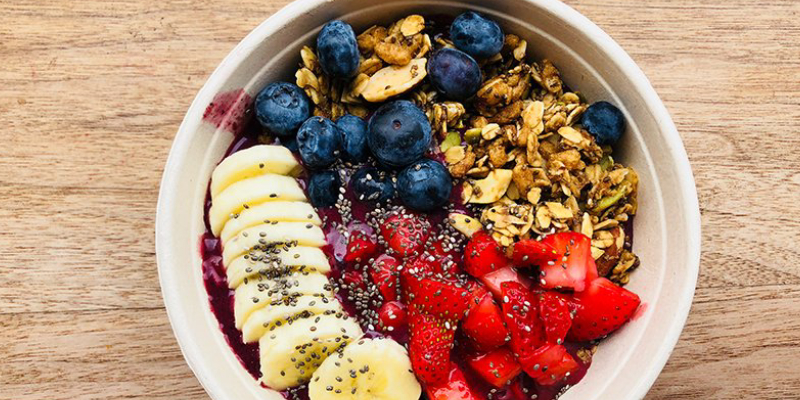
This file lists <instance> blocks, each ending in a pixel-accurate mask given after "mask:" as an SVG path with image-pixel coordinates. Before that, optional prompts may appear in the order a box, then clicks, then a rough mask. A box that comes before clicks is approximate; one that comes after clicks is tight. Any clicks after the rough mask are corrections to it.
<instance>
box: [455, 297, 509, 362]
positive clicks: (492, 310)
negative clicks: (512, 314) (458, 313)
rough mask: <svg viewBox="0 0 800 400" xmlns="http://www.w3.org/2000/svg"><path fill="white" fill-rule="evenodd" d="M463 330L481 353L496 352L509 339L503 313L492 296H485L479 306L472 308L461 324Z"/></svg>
mask: <svg viewBox="0 0 800 400" xmlns="http://www.w3.org/2000/svg"><path fill="white" fill-rule="evenodd" d="M461 329H462V330H463V331H464V334H465V335H466V336H467V338H468V339H469V340H470V342H471V343H472V345H473V346H474V347H475V348H476V349H477V350H480V351H491V350H494V349H496V348H498V347H500V346H503V345H505V344H506V342H507V340H508V339H509V336H508V329H507V328H506V325H505V322H503V316H502V312H501V311H500V307H499V306H498V305H497V304H495V302H494V300H493V299H492V296H484V297H483V299H482V300H480V302H479V303H478V304H477V305H474V306H472V308H470V310H469V313H468V314H467V316H466V317H465V318H464V321H463V322H461Z"/></svg>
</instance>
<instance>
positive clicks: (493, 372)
mask: <svg viewBox="0 0 800 400" xmlns="http://www.w3.org/2000/svg"><path fill="white" fill-rule="evenodd" d="M467 364H469V366H470V368H472V370H473V371H475V372H477V373H478V375H480V376H481V378H483V380H485V381H486V382H488V383H489V384H490V385H492V386H494V387H496V388H501V387H503V386H506V385H508V384H510V383H511V380H512V379H514V378H516V377H517V375H519V373H520V372H522V366H520V365H519V363H518V362H517V360H516V358H514V354H513V353H511V350H509V349H508V348H506V347H501V348H499V349H496V350H492V351H490V352H488V353H484V354H480V355H476V356H472V357H468V358H467Z"/></svg>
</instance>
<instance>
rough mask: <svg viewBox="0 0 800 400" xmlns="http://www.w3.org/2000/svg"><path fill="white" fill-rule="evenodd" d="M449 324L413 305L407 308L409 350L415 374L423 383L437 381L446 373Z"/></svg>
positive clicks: (450, 335) (450, 340)
mask: <svg viewBox="0 0 800 400" xmlns="http://www.w3.org/2000/svg"><path fill="white" fill-rule="evenodd" d="M448 324H449V322H445V321H443V320H441V319H439V318H437V317H435V316H433V315H430V314H428V313H424V312H420V311H419V310H417V309H416V308H415V307H413V306H412V307H411V309H410V313H409V329H410V333H411V337H410V341H409V345H408V354H409V357H410V358H411V367H412V369H413V370H414V374H416V376H417V378H418V379H419V380H421V381H422V382H424V383H429V384H431V383H438V382H442V381H445V380H446V379H447V377H448V373H449V371H450V350H451V349H452V347H453V340H454V330H453V327H451V326H448Z"/></svg>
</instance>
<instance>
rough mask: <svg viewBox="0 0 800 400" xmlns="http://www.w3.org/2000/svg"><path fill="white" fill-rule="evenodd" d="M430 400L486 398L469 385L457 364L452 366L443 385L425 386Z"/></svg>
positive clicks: (473, 399) (482, 399)
mask: <svg viewBox="0 0 800 400" xmlns="http://www.w3.org/2000/svg"><path fill="white" fill-rule="evenodd" d="M425 393H426V394H427V395H428V399H429V400H484V399H485V397H484V396H482V395H480V394H479V393H478V392H476V391H473V390H472V389H471V388H470V387H469V384H468V383H467V378H466V377H465V376H464V372H463V371H461V369H460V368H459V367H458V365H456V364H455V363H451V364H450V371H449V374H448V376H447V378H446V379H445V380H444V381H443V382H441V383H435V384H428V385H425Z"/></svg>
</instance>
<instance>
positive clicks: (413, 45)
mask: <svg viewBox="0 0 800 400" xmlns="http://www.w3.org/2000/svg"><path fill="white" fill-rule="evenodd" d="M423 40H424V38H423V37H422V35H414V36H411V37H405V36H403V34H401V33H399V32H398V33H397V34H394V35H392V36H389V37H387V38H386V39H384V40H383V41H382V42H380V43H377V44H376V45H375V54H377V55H378V57H380V58H381V59H382V60H383V61H386V62H387V63H389V64H393V65H406V64H408V63H410V62H411V60H412V59H413V58H414V55H415V54H416V53H417V50H419V49H420V48H421V47H422V42H423Z"/></svg>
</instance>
